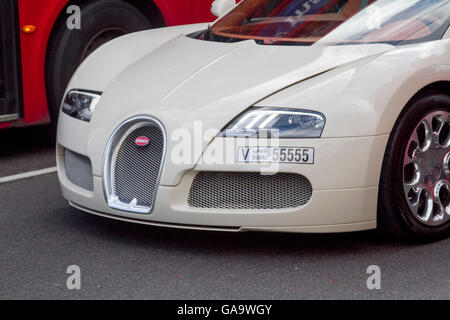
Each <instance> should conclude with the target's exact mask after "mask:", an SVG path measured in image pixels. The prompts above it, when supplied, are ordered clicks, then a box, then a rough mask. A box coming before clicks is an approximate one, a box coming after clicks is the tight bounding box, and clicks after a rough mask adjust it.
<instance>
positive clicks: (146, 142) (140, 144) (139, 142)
mask: <svg viewBox="0 0 450 320" xmlns="http://www.w3.org/2000/svg"><path fill="white" fill-rule="evenodd" d="M134 143H135V144H136V145H137V146H138V147H145V146H147V145H149V144H150V139H149V138H147V137H144V136H142V137H138V138H136V140H134Z"/></svg>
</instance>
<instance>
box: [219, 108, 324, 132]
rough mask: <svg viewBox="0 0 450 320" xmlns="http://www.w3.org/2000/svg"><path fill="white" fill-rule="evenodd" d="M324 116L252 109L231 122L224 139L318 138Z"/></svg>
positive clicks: (302, 112) (321, 130)
mask: <svg viewBox="0 0 450 320" xmlns="http://www.w3.org/2000/svg"><path fill="white" fill-rule="evenodd" d="M324 127H325V116H324V115H323V114H321V113H319V112H315V111H308V110H298V109H283V108H257V107H252V108H249V109H248V110H247V111H245V112H244V113H243V114H241V115H240V116H238V117H237V118H236V119H234V120H233V121H232V122H231V123H230V124H229V125H228V126H227V127H226V129H225V130H223V131H222V136H224V137H260V136H264V137H269V136H270V137H274V136H275V137H279V138H320V137H321V135H322V132H323V129H324Z"/></svg>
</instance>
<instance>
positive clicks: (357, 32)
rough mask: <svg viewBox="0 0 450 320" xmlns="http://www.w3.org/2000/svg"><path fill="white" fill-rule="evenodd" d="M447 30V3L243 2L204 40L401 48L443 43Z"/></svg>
mask: <svg viewBox="0 0 450 320" xmlns="http://www.w3.org/2000/svg"><path fill="white" fill-rule="evenodd" d="M449 24H450V1H449V0H244V1H242V2H241V3H240V4H239V5H237V6H236V7H235V8H234V9H233V10H232V11H230V12H229V13H228V14H227V15H225V16H224V17H223V18H221V19H220V20H218V21H217V22H216V23H215V24H214V25H213V26H212V27H211V28H210V29H209V30H208V31H207V32H205V33H204V34H203V36H200V38H203V39H205V40H212V41H224V42H234V41H241V40H249V39H253V40H255V41H257V42H258V43H259V44H267V45H268V44H291V45H321V44H322V45H330V44H361V43H389V44H394V45H398V44H406V43H415V42H423V41H430V40H437V39H441V38H442V37H443V35H444V33H445V31H446V30H447V29H448V27H449Z"/></svg>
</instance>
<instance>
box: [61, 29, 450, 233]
mask: <svg viewBox="0 0 450 320" xmlns="http://www.w3.org/2000/svg"><path fill="white" fill-rule="evenodd" d="M202 28H204V25H191V26H183V27H173V28H165V29H160V30H153V31H144V32H140V33H136V34H132V35H128V36H125V37H122V38H119V39H117V40H115V41H112V42H111V43H108V44H106V45H105V46H103V47H102V48H100V49H99V50H98V51H96V52H95V53H94V54H92V55H91V56H90V57H89V58H88V59H87V60H86V61H85V62H84V63H83V64H82V65H81V67H80V68H79V69H78V70H77V72H76V73H75V75H74V77H73V79H72V80H71V82H70V84H69V86H68V88H67V90H71V89H88V90H96V91H101V92H103V95H102V97H101V99H100V102H99V103H98V105H97V106H96V110H95V112H94V115H93V118H92V120H91V122H90V123H87V122H83V121H80V120H77V119H74V118H71V117H69V116H67V115H66V114H64V113H61V115H60V119H59V127H58V152H57V163H58V174H59V179H60V182H61V188H62V191H63V195H64V196H65V197H66V198H67V199H68V200H69V201H70V203H71V204H72V205H73V206H75V207H77V208H80V209H82V210H84V211H87V212H91V213H94V214H98V215H102V216H106V217H110V218H115V219H120V220H125V221H133V222H137V223H145V224H152V225H162V226H169V227H180V228H194V229H195V228H197V229H206V230H225V231H246V230H262V231H285V232H345V231H357V230H367V229H373V228H375V227H376V216H377V199H378V181H379V177H380V171H381V165H382V160H383V156H384V152H385V149H386V145H387V142H388V139H389V134H390V132H391V130H392V128H393V126H394V124H395V121H396V119H397V118H398V116H399V114H400V112H401V111H402V109H403V108H404V107H405V105H406V104H407V103H408V101H409V100H410V99H411V98H412V97H413V96H414V95H415V94H416V93H417V92H418V91H419V90H420V89H422V88H423V87H425V86H427V85H429V84H431V83H434V82H437V81H450V39H445V40H439V41H433V42H428V43H423V44H415V45H408V46H401V47H394V46H390V45H385V44H373V45H359V46H334V47H332V46H330V47H326V46H312V47H291V46H286V47H285V46H275V47H274V46H258V45H257V44H255V43H254V42H253V41H243V42H240V43H231V44H224V43H214V42H207V41H200V40H195V39H191V38H188V37H186V36H185V35H186V34H189V33H191V32H194V31H197V30H201V29H202ZM447 35H448V33H447ZM248 57H252V58H251V59H248ZM274 61H275V62H274ZM324 93H326V94H324ZM251 106H264V107H283V108H299V109H308V110H314V111H319V112H321V113H322V114H324V115H325V116H326V126H325V130H324V132H323V135H322V137H321V138H320V139H285V140H281V141H280V143H281V144H283V145H286V146H299V147H314V148H315V150H316V155H315V158H316V160H315V163H314V165H292V164H291V165H283V164H281V165H280V167H279V170H280V172H291V173H298V174H301V175H304V176H305V177H306V178H308V179H309V180H310V181H311V184H312V186H313V189H314V192H313V197H312V199H311V200H310V201H309V203H307V204H306V205H304V206H302V207H298V208H293V209H288V210H259V211H247V210H246V211H245V212H241V211H239V210H212V209H211V210H209V209H208V210H206V209H195V208H191V207H189V206H188V204H187V197H188V193H189V188H190V184H191V182H192V180H193V177H194V176H195V173H196V172H198V171H252V172H254V171H255V170H260V169H261V165H254V164H239V163H237V162H232V163H228V164H226V165H217V164H207V161H204V160H205V159H203V157H202V156H201V155H200V156H199V158H196V159H193V161H192V162H191V163H184V164H175V163H173V162H172V161H171V157H170V154H171V152H172V150H173V148H174V147H175V145H176V141H173V139H171V135H172V134H173V132H174V131H175V130H177V129H180V128H182V129H184V130H186V131H187V132H190V133H192V134H193V131H194V123H195V121H198V120H201V121H202V123H203V127H204V130H208V129H209V130H211V132H214V130H215V131H216V133H217V132H218V131H219V130H220V129H222V128H223V127H224V126H226V125H227V123H229V122H230V121H231V120H232V119H233V118H234V117H235V116H237V115H238V114H239V113H241V112H242V111H244V110H245V109H247V108H248V107H251ZM134 116H151V117H154V118H156V119H158V120H159V121H161V123H162V124H163V125H164V128H165V130H166V132H167V150H166V155H167V156H166V157H165V162H164V164H163V171H162V175H161V178H160V186H159V188H158V192H157V196H156V199H155V204H154V208H153V211H152V213H151V214H148V215H142V214H134V213H130V212H125V211H120V210H116V209H111V208H110V207H108V205H107V203H106V200H105V195H104V192H103V180H102V170H103V156H104V150H105V147H106V145H107V142H108V140H109V138H110V136H111V134H112V133H113V131H114V130H115V129H116V128H117V127H118V126H119V125H120V124H121V123H123V122H124V121H126V120H128V119H130V118H132V117H134ZM223 139H226V138H219V137H216V135H215V134H213V133H211V134H210V135H209V136H206V137H205V139H204V141H203V145H202V150H203V151H204V153H203V154H207V153H208V151H209V149H211V148H214V146H215V144H217V143H220V142H221V140H223ZM64 148H67V149H69V150H71V151H74V152H77V153H80V154H82V155H85V156H87V157H89V158H90V160H91V162H92V167H93V173H94V192H88V191H85V190H83V189H81V188H79V187H77V186H75V185H74V184H72V183H71V182H70V181H69V180H68V179H67V177H66V175H65V168H64V153H63V149H64Z"/></svg>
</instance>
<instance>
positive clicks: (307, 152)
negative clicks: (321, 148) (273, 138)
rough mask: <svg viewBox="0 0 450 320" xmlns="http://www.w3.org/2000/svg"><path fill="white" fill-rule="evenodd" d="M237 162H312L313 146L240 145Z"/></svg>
mask: <svg viewBox="0 0 450 320" xmlns="http://www.w3.org/2000/svg"><path fill="white" fill-rule="evenodd" d="M238 152H239V154H238V162H244V163H261V162H277V163H297V164H314V148H296V147H240V148H239V150H238Z"/></svg>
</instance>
